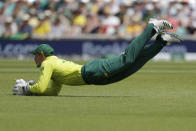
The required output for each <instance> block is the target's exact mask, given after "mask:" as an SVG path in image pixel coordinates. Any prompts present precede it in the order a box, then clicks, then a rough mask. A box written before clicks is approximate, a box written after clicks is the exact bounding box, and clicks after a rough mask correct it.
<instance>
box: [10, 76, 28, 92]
mask: <svg viewBox="0 0 196 131" xmlns="http://www.w3.org/2000/svg"><path fill="white" fill-rule="evenodd" d="M30 94H31V93H30V90H29V83H28V82H26V81H25V80H23V79H18V80H16V84H15V86H14V87H13V95H30Z"/></svg>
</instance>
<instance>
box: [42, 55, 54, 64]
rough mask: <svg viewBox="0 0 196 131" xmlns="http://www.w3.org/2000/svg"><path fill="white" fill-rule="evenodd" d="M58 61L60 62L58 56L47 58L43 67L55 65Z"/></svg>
mask: <svg viewBox="0 0 196 131" xmlns="http://www.w3.org/2000/svg"><path fill="white" fill-rule="evenodd" d="M57 60H58V58H57V57H56V56H49V57H47V58H46V59H45V60H44V61H43V63H42V65H48V64H49V65H51V64H55V63H56V61H57Z"/></svg>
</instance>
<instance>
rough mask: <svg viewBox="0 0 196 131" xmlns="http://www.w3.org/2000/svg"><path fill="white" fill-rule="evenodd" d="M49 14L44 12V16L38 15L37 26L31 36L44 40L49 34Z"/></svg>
mask: <svg viewBox="0 0 196 131" xmlns="http://www.w3.org/2000/svg"><path fill="white" fill-rule="evenodd" d="M49 15H50V12H47V11H45V14H44V13H42V14H39V19H40V22H39V25H38V26H37V27H35V29H34V32H33V35H35V36H37V37H41V38H46V37H47V35H48V34H49V33H50V32H51V23H50V20H49Z"/></svg>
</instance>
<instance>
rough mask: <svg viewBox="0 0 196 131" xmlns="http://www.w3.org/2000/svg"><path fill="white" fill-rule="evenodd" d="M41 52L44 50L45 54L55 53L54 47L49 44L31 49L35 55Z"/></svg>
mask: <svg viewBox="0 0 196 131" xmlns="http://www.w3.org/2000/svg"><path fill="white" fill-rule="evenodd" d="M41 52H43V53H44V55H45V56H51V55H53V54H54V49H53V48H52V47H51V46H49V45H47V44H41V45H39V46H38V47H37V48H36V49H35V50H32V51H30V53H31V54H34V55H35V54H40V53H41Z"/></svg>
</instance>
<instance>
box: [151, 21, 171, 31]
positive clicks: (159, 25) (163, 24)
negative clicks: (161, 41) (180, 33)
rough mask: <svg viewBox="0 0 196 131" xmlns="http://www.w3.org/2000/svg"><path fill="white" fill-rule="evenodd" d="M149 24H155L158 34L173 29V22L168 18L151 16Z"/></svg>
mask: <svg viewBox="0 0 196 131" xmlns="http://www.w3.org/2000/svg"><path fill="white" fill-rule="evenodd" d="M149 24H153V25H154V29H155V30H156V32H157V33H158V34H160V32H162V31H165V30H171V29H173V26H172V24H171V23H170V22H168V21H166V20H157V19H154V18H150V20H149Z"/></svg>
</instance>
